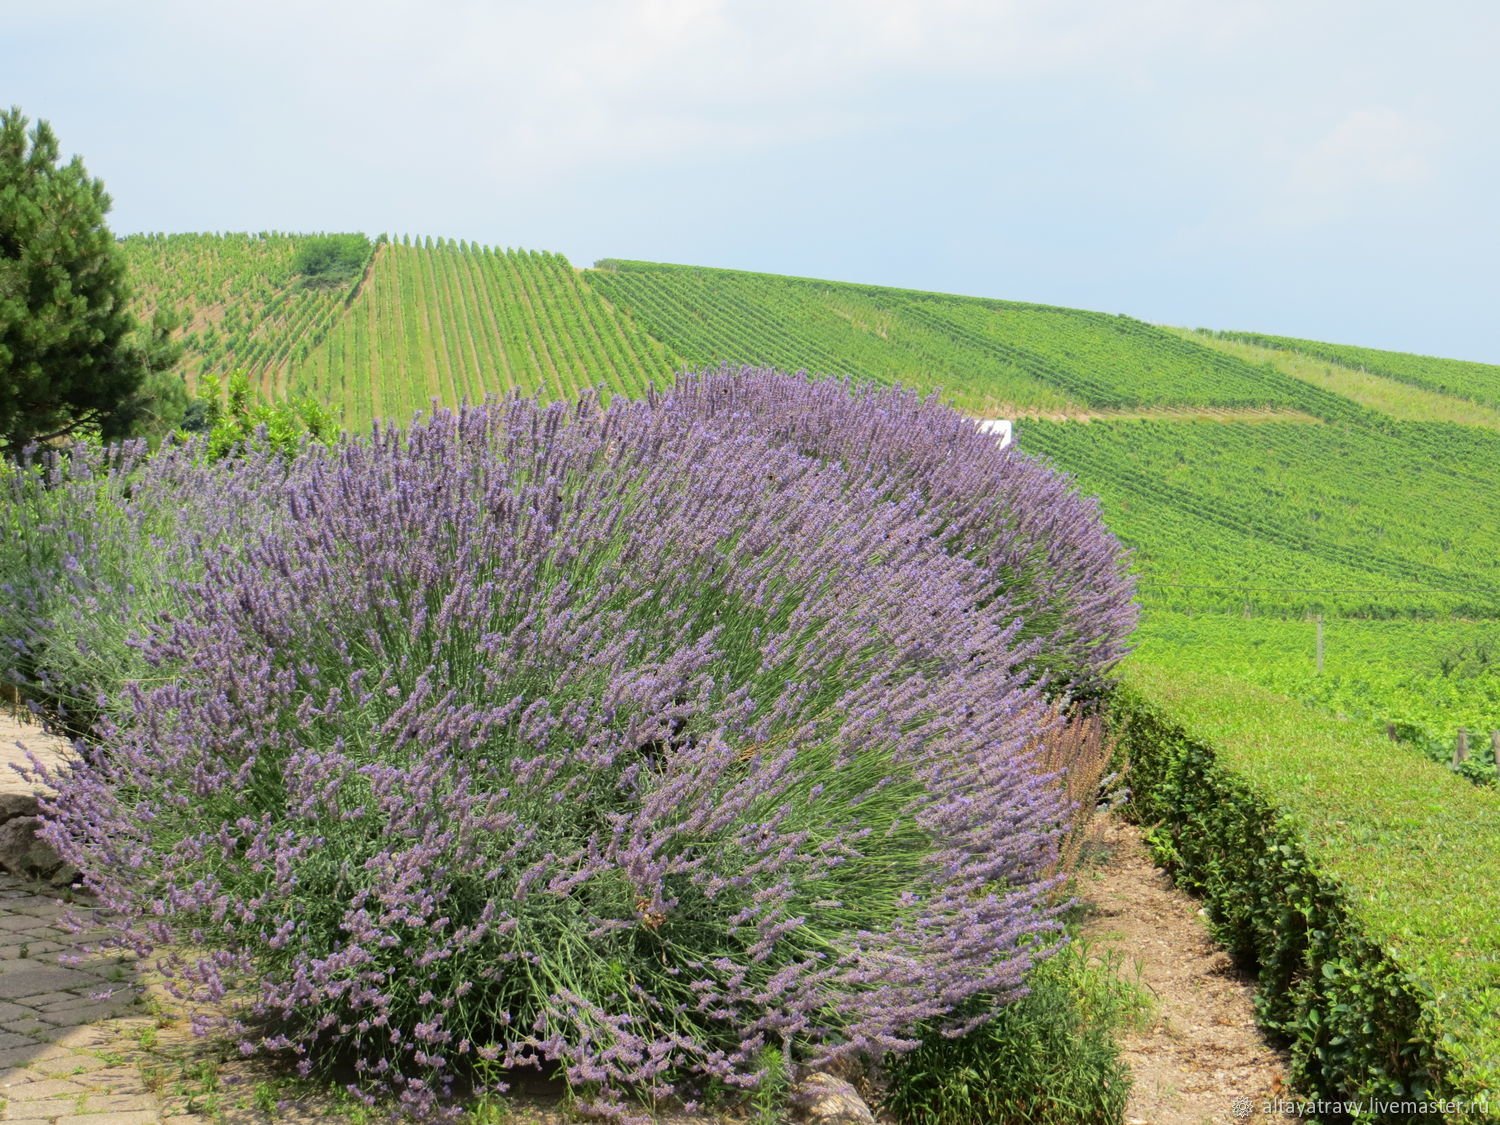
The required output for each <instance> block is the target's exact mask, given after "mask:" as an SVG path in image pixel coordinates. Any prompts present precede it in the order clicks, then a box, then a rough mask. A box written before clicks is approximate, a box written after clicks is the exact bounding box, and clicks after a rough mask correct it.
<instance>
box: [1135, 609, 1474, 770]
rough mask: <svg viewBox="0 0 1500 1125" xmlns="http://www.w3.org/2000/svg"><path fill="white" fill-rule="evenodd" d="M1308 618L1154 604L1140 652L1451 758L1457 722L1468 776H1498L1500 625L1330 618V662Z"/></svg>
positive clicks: (1326, 638)
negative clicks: (1319, 652)
mask: <svg viewBox="0 0 1500 1125" xmlns="http://www.w3.org/2000/svg"><path fill="white" fill-rule="evenodd" d="M1316 630H1317V626H1316V625H1315V624H1314V623H1313V622H1312V621H1310V620H1300V619H1294V620H1287V619H1285V618H1279V617H1244V616H1243V615H1240V614H1222V613H1209V614H1185V613H1176V612H1172V611H1171V610H1168V609H1165V608H1156V609H1154V610H1153V611H1152V612H1151V613H1149V614H1148V615H1147V616H1146V618H1145V619H1144V621H1143V622H1142V624H1141V629H1140V632H1139V634H1138V646H1139V649H1138V651H1140V653H1141V654H1142V655H1143V656H1146V657H1147V658H1148V659H1150V660H1151V661H1153V662H1154V663H1159V664H1166V665H1171V666H1174V667H1177V668H1180V669H1182V670H1183V671H1184V672H1187V673H1191V672H1192V670H1193V669H1195V668H1200V669H1201V668H1213V669H1215V670H1216V671H1218V672H1220V673H1222V674H1225V675H1230V676H1234V677H1235V678H1237V679H1242V680H1246V681H1248V682H1250V683H1255V684H1259V685H1261V686H1262V687H1266V688H1269V689H1270V690H1272V691H1274V692H1276V693H1277V694H1279V695H1285V696H1289V697H1291V698H1293V699H1297V700H1300V701H1301V702H1303V703H1308V704H1313V705H1315V706H1318V707H1321V708H1322V709H1323V710H1324V711H1327V712H1330V713H1332V714H1336V715H1341V716H1347V717H1348V718H1349V719H1351V720H1354V721H1356V722H1358V723H1360V724H1361V725H1362V726H1363V727H1364V728H1365V729H1367V730H1369V731H1370V732H1372V733H1375V734H1378V735H1382V736H1385V735H1386V730H1387V726H1388V725H1389V726H1391V727H1394V729H1395V733H1396V735H1397V738H1398V739H1399V740H1400V741H1401V742H1402V743H1403V744H1405V745H1409V746H1411V747H1413V748H1415V749H1417V750H1419V751H1420V752H1421V753H1423V754H1425V755H1426V756H1427V757H1429V758H1431V759H1432V760H1434V761H1437V762H1441V763H1442V764H1444V765H1448V764H1449V763H1450V762H1451V761H1452V758H1453V749H1454V743H1455V741H1456V734H1457V730H1458V728H1459V727H1465V728H1467V729H1468V730H1469V732H1470V736H1471V737H1470V757H1469V760H1468V761H1467V762H1466V763H1465V764H1464V765H1463V766H1461V767H1460V768H1459V772H1461V773H1463V774H1464V775H1465V776H1466V777H1469V778H1470V780H1473V781H1479V782H1483V783H1485V784H1494V783H1495V780H1496V778H1495V762H1494V754H1493V750H1492V748H1491V743H1490V736H1489V732H1490V731H1492V730H1500V622H1495V621H1464V620H1457V621H1449V620H1438V621H1423V620H1411V619H1398V620H1388V621H1373V620H1362V619H1359V618H1345V617H1329V618H1328V619H1327V620H1326V621H1325V623H1324V654H1325V655H1324V669H1323V673H1322V674H1321V675H1319V674H1318V671H1317V664H1316V646H1317V640H1316V636H1317V634H1316Z"/></svg>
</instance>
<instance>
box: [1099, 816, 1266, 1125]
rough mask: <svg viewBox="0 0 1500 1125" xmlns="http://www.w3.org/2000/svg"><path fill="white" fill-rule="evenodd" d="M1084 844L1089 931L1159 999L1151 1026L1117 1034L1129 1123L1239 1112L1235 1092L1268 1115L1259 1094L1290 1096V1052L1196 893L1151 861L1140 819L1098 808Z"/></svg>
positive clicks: (1192, 1122) (1178, 1121)
mask: <svg viewBox="0 0 1500 1125" xmlns="http://www.w3.org/2000/svg"><path fill="white" fill-rule="evenodd" d="M1089 850H1090V852H1091V853H1092V856H1093V862H1092V863H1090V864H1088V865H1086V866H1085V868H1084V869H1083V871H1081V873H1080V876H1079V888H1078V892H1079V895H1080V896H1081V897H1083V898H1084V899H1086V900H1087V901H1088V902H1089V903H1090V904H1091V905H1092V906H1093V907H1094V913H1093V915H1092V917H1091V918H1090V919H1089V921H1088V923H1087V924H1086V926H1085V932H1086V933H1087V935H1088V936H1089V938H1090V939H1091V940H1092V942H1093V943H1094V945H1095V947H1096V948H1097V949H1099V950H1100V951H1101V952H1103V951H1105V950H1109V951H1112V952H1114V953H1115V954H1117V955H1118V956H1119V957H1120V958H1121V962H1122V970H1123V971H1124V972H1125V973H1126V975H1127V976H1129V977H1130V978H1131V979H1133V980H1134V981H1135V982H1136V983H1138V984H1139V985H1141V986H1142V987H1143V988H1145V989H1146V991H1147V992H1148V993H1149V994H1150V995H1151V998H1152V1000H1153V1001H1154V1003H1155V1004H1156V1012H1155V1018H1154V1019H1153V1020H1152V1021H1151V1024H1150V1026H1148V1027H1146V1028H1144V1029H1142V1030H1139V1031H1136V1032H1133V1033H1129V1034H1127V1036H1126V1038H1125V1040H1124V1043H1123V1047H1124V1054H1125V1058H1126V1061H1127V1062H1128V1063H1129V1064H1130V1069H1131V1072H1132V1074H1134V1076H1135V1087H1134V1089H1133V1090H1132V1092H1131V1096H1130V1102H1129V1105H1128V1106H1127V1107H1126V1110H1125V1119H1126V1122H1127V1125H1130V1123H1133V1125H1143V1123H1145V1125H1201V1123H1203V1122H1230V1121H1235V1120H1242V1119H1244V1118H1242V1117H1240V1116H1238V1115H1236V1113H1235V1108H1236V1106H1235V1103H1236V1099H1249V1101H1248V1103H1247V1102H1245V1101H1241V1102H1240V1103H1239V1107H1238V1108H1239V1110H1240V1112H1241V1113H1243V1112H1244V1110H1245V1109H1246V1108H1247V1106H1248V1107H1249V1108H1252V1109H1253V1111H1254V1113H1253V1117H1254V1119H1255V1120H1264V1117H1263V1115H1262V1113H1261V1110H1262V1107H1263V1106H1264V1103H1265V1101H1266V1100H1268V1099H1272V1098H1277V1097H1286V1096H1288V1095H1287V1094H1286V1093H1285V1090H1284V1087H1283V1081H1284V1079H1283V1076H1284V1075H1285V1073H1286V1059H1285V1057H1284V1056H1283V1055H1282V1054H1281V1053H1280V1052H1279V1051H1277V1050H1276V1049H1274V1048H1272V1047H1271V1046H1270V1045H1268V1044H1267V1042H1266V1040H1265V1038H1264V1036H1262V1035H1261V1033H1260V1031H1259V1030H1258V1029H1257V1027H1256V1026H1255V1010H1254V1005H1253V1004H1252V1001H1251V997H1252V995H1253V989H1252V985H1251V982H1250V980H1249V979H1248V978H1247V977H1246V976H1245V975H1244V974H1242V973H1240V972H1239V971H1237V970H1236V969H1235V967H1234V965H1233V963H1232V962H1231V961H1230V957H1229V954H1228V953H1226V952H1225V951H1224V950H1223V949H1221V948H1220V947H1219V946H1217V945H1216V944H1214V942H1213V939H1212V938H1211V937H1209V933H1208V925H1207V920H1206V919H1205V918H1204V917H1203V915H1202V914H1201V913H1200V907H1199V904H1198V901H1197V900H1196V899H1194V898H1192V897H1191V896H1190V895H1188V894H1186V893H1184V892H1183V891H1180V890H1178V889H1177V888H1175V887H1174V886H1173V885H1172V881H1171V880H1170V879H1169V878H1168V877H1167V875H1166V874H1165V873H1164V872H1163V871H1162V870H1161V869H1160V868H1158V867H1157V866H1156V865H1155V864H1154V863H1152V861H1151V857H1150V855H1149V854H1148V853H1147V851H1146V847H1145V845H1144V844H1143V843H1142V841H1141V836H1140V831H1139V829H1137V828H1135V827H1134V826H1132V825H1129V824H1126V823H1124V822H1123V821H1121V820H1119V819H1118V818H1116V817H1103V818H1100V820H1099V821H1098V822H1097V823H1096V825H1095V826H1094V836H1093V838H1092V839H1091V841H1090V849H1089ZM1247 1116H1248V1115H1247Z"/></svg>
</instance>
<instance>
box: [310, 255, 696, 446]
mask: <svg viewBox="0 0 1500 1125" xmlns="http://www.w3.org/2000/svg"><path fill="white" fill-rule="evenodd" d="M419 241H420V240H419ZM678 365H679V364H678V361H677V360H676V358H675V357H674V356H673V355H672V354H671V353H669V352H668V351H667V350H666V349H664V348H663V347H662V346H661V345H660V344H658V343H657V342H656V341H654V340H652V339H651V338H650V337H649V336H647V335H646V334H645V333H643V332H642V331H641V330H640V329H639V328H637V327H636V326H635V325H634V324H633V323H632V322H631V321H630V320H629V319H628V318H626V317H622V316H620V315H619V314H618V313H616V312H615V310H614V309H612V308H611V307H610V306H609V305H608V304H606V303H605V302H604V301H602V300H600V298H599V296H598V294H596V293H595V292H594V290H593V289H592V287H591V286H589V285H588V284H587V283H586V282H585V281H583V280H582V278H581V277H580V275H579V274H578V272H577V271H576V270H574V269H573V267H572V266H571V265H569V264H568V261H567V259H566V258H564V257H562V256H561V255H558V254H541V253H536V252H532V251H526V250H506V251H502V250H497V249H494V248H491V247H481V246H477V245H474V244H471V245H470V246H469V248H468V250H467V251H464V250H461V249H460V248H459V247H458V246H457V245H456V244H453V243H449V242H447V241H446V240H444V241H443V243H442V244H441V245H436V246H429V247H427V248H426V249H421V248H415V247H413V248H408V247H406V246H404V245H396V244H395V243H391V244H389V245H387V246H385V247H383V248H382V250H381V252H380V254H379V256H378V257H377V258H376V261H375V266H374V269H373V270H372V272H371V275H370V279H369V281H368V282H367V283H366V284H365V285H364V286H363V288H362V289H361V290H360V293H359V296H358V298H356V299H355V300H354V302H353V303H352V304H351V305H350V307H349V309H348V312H347V314H346V315H344V316H343V317H342V318H341V319H340V320H339V321H338V322H337V325H336V326H335V327H334V328H333V329H332V330H331V331H330V332H329V333H328V334H327V337H326V338H325V339H324V340H323V341H322V343H321V344H320V345H319V346H318V347H317V348H315V349H314V350H312V352H311V353H310V354H309V355H308V356H307V357H306V359H305V360H301V361H298V362H296V363H294V364H293V374H292V375H291V381H290V386H291V387H292V388H293V389H295V390H297V391H298V392H300V393H303V394H309V395H312V396H313V397H316V398H318V399H320V400H321V401H323V402H326V403H331V404H334V405H335V406H336V407H338V408H339V409H340V410H341V411H342V414H343V418H344V422H345V424H346V425H348V426H350V427H351V428H360V427H363V426H366V425H368V424H369V423H370V421H372V420H373V419H376V418H381V419H385V420H387V421H391V422H396V423H404V422H406V421H408V420H409V419H410V418H411V417H412V415H413V414H415V413H416V412H418V411H426V410H428V409H429V408H430V407H431V405H432V402H433V400H434V399H436V400H437V401H438V402H440V403H443V404H445V405H449V406H453V405H457V404H458V403H459V402H460V401H463V400H467V401H469V402H478V401H481V400H483V399H484V398H485V397H486V396H488V395H492V394H504V393H507V392H510V391H519V392H521V393H525V394H532V393H537V394H540V395H541V396H542V397H543V398H546V399H549V400H554V401H566V400H568V399H571V398H574V397H576V395H577V394H578V392H579V391H581V390H583V389H585V388H599V389H601V390H602V391H603V393H604V395H605V396H606V397H608V396H609V395H612V394H625V395H630V396H639V395H642V394H644V393H645V391H646V388H647V387H649V386H651V385H652V384H657V383H662V382H665V381H666V380H668V379H669V378H670V377H671V375H672V373H673V369H674V368H675V367H677V366H678Z"/></svg>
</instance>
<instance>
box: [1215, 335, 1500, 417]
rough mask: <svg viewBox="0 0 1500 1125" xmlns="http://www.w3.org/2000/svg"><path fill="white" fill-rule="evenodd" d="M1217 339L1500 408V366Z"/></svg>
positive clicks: (1285, 340)
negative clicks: (1314, 361) (1290, 353)
mask: <svg viewBox="0 0 1500 1125" xmlns="http://www.w3.org/2000/svg"><path fill="white" fill-rule="evenodd" d="M1217 335H1220V336H1223V337H1224V338H1225V339H1229V340H1239V341H1241V342H1243V343H1247V344H1258V345H1260V346H1261V347H1267V348H1276V349H1278V350H1281V351H1290V352H1297V353H1300V354H1302V355H1306V356H1311V357H1313V358H1315V359H1321V360H1325V361H1327V362H1329V363H1336V364H1339V365H1340V366H1342V367H1348V368H1352V369H1354V370H1357V371H1372V372H1374V373H1375V374H1377V375H1384V376H1386V377H1387V378H1390V379H1395V380H1397V381H1399V382H1402V383H1410V384H1411V385H1412V386H1415V387H1422V388H1425V389H1426V390H1429V391H1437V392H1439V393H1440V394H1449V395H1456V396H1458V397H1459V398H1466V399H1471V400H1473V401H1474V402H1482V403H1486V404H1488V405H1490V406H1500V366H1497V365H1495V364H1492V363H1472V362H1469V361H1468V360H1461V359H1439V358H1437V357H1435V356H1426V355H1408V354H1406V353H1405V352H1387V351H1381V350H1379V349H1377V348H1360V347H1353V346H1350V345H1348V344H1323V343H1319V342H1318V341H1317V340H1298V339H1295V338H1294V337H1290V336H1267V335H1263V334H1261V333H1258V332H1221V333H1217Z"/></svg>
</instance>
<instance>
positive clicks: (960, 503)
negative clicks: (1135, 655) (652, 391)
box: [655, 367, 1137, 698]
mask: <svg viewBox="0 0 1500 1125" xmlns="http://www.w3.org/2000/svg"><path fill="white" fill-rule="evenodd" d="M655 401H656V403H657V406H658V408H659V409H665V410H670V411H681V412H684V413H686V414H688V415H689V416H692V417H699V418H711V419H714V420H716V421H719V422H720V423H722V424H725V425H733V426H740V427H745V428H750V429H755V430H758V431H761V432H764V433H766V434H769V435H770V437H771V439H772V440H773V441H774V442H775V443H777V444H780V445H786V446H790V447H791V448H794V449H797V450H799V451H801V452H804V453H807V454H809V455H811V456H815V457H819V458H825V459H828V458H833V459H837V460H838V461H840V462H841V463H842V464H844V465H846V466H847V467H848V468H849V469H850V470H851V471H852V472H858V473H869V472H876V473H882V474H886V480H887V484H886V487H887V488H888V489H889V490H890V493H891V495H893V496H898V497H904V496H905V495H907V494H908V493H911V492H915V493H916V494H918V495H920V496H921V497H922V498H923V500H924V502H925V504H926V505H927V509H928V514H929V516H930V518H931V519H932V520H933V522H934V524H935V526H936V528H937V532H938V535H939V537H940V539H941V541H942V542H943V544H944V545H945V547H947V549H948V550H950V551H952V552H953V553H955V554H959V555H962V556H964V557H965V558H968V559H971V560H972V561H974V562H975V563H977V564H978V565H979V566H980V567H981V568H983V570H984V572H985V575H986V577H987V579H988V597H989V599H990V608H991V609H992V611H993V612H995V613H998V614H1002V615H1005V616H1008V617H1012V618H1017V619H1019V620H1020V621H1021V623H1022V631H1021V634H1020V635H1021V637H1022V638H1024V639H1032V640H1035V641H1036V642H1037V645H1036V647H1035V649H1034V650H1033V653H1032V656H1031V663H1032V665H1033V667H1034V668H1036V669H1037V670H1038V671H1039V672H1040V673H1042V674H1044V675H1046V676H1048V677H1049V678H1050V679H1051V681H1052V684H1053V690H1054V691H1055V692H1057V693H1058V694H1062V695H1067V696H1071V697H1074V698H1078V697H1081V696H1086V695H1092V694H1095V693H1097V692H1098V691H1099V690H1100V689H1101V687H1102V685H1103V681H1104V678H1105V676H1106V675H1107V673H1108V671H1109V670H1110V668H1111V667H1112V666H1113V665H1114V664H1115V663H1116V662H1117V661H1118V660H1119V659H1120V657H1121V656H1123V655H1124V654H1125V652H1126V644H1127V640H1128V638H1129V636H1130V634H1131V632H1132V631H1133V630H1134V629H1135V623H1136V616H1137V610H1136V605H1135V601H1134V593H1135V588H1134V580H1133V579H1132V578H1131V577H1130V576H1129V574H1128V572H1127V565H1126V564H1127V561H1128V560H1127V557H1126V554H1125V552H1124V551H1123V550H1122V548H1121V546H1120V543H1119V541H1118V540H1117V539H1115V537H1114V536H1113V535H1112V534H1110V532H1109V531H1108V529H1107V528H1106V527H1105V526H1104V524H1103V522H1102V521H1101V520H1100V518H1099V510H1098V503H1097V502H1096V501H1095V500H1093V499H1089V498H1085V497H1083V496H1081V495H1079V494H1078V493H1077V492H1076V491H1075V490H1074V488H1073V485H1072V481H1071V478H1069V477H1066V476H1063V475H1060V474H1059V473H1057V472H1056V471H1055V470H1053V469H1052V468H1050V467H1048V466H1046V465H1044V464H1042V463H1041V462H1039V461H1037V460H1036V459H1034V458H1032V457H1029V456H1027V455H1026V454H1025V453H1023V452H1021V451H1020V450H1019V449H1018V448H1017V447H1015V446H1011V447H1009V448H1007V449H1004V450H1001V449H998V448H996V445H995V441H994V439H993V438H992V437H988V436H985V435H982V434H980V433H978V432H977V427H976V426H975V424H974V422H973V421H971V420H970V419H967V418H965V417H964V416H963V415H961V414H959V413H958V412H957V411H955V410H953V409H952V408H951V407H948V406H944V405H943V404H942V403H940V402H939V401H938V400H937V398H936V396H935V395H934V396H929V397H927V398H922V397H921V396H919V395H918V394H917V393H916V392H914V391H910V390H905V389H902V388H880V387H876V386H874V385H871V384H862V385H861V384H847V383H842V382H838V381H834V380H828V379H813V378H810V377H809V376H807V375H806V374H805V373H804V374H799V375H784V374H781V373H779V372H776V371H770V370H761V369H756V368H735V367H724V368H721V369H719V370H717V371H705V372H696V373H690V374H684V375H682V376H681V377H679V379H678V381H677V383H676V385H675V386H674V387H672V388H671V389H670V390H668V391H666V392H664V393H662V394H661V395H659V396H658V397H657V398H656V399H655Z"/></svg>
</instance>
